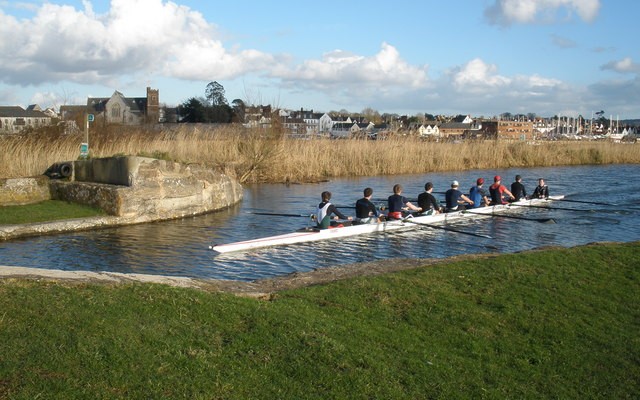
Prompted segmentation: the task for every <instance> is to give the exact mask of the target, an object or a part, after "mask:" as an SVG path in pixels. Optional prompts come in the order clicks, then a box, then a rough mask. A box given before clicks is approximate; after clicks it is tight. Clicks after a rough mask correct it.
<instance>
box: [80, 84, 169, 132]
mask: <svg viewBox="0 0 640 400" xmlns="http://www.w3.org/2000/svg"><path fill="white" fill-rule="evenodd" d="M159 101H160V100H159V90H157V89H151V88H150V87H147V96H146V97H125V96H124V95H123V94H122V93H120V92H119V91H117V90H116V91H115V92H113V94H112V95H111V97H89V98H88V99H87V107H86V111H87V113H88V114H93V115H94V121H95V122H94V123H95V124H102V125H145V124H156V123H158V122H159V121H160V103H159Z"/></svg>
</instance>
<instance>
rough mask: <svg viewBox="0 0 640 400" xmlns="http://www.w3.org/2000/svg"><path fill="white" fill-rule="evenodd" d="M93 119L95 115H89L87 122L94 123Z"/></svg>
mask: <svg viewBox="0 0 640 400" xmlns="http://www.w3.org/2000/svg"><path fill="white" fill-rule="evenodd" d="M93 118H94V117H93V114H89V115H87V121H89V122H93Z"/></svg>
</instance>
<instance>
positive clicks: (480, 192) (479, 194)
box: [469, 178, 489, 208]
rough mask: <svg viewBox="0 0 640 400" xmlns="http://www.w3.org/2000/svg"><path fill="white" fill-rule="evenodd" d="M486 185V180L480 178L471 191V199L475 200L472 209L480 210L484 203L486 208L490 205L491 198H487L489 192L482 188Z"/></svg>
mask: <svg viewBox="0 0 640 400" xmlns="http://www.w3.org/2000/svg"><path fill="white" fill-rule="evenodd" d="M482 185H484V179H483V178H478V180H477V181H476V185H475V186H473V187H471V189H469V198H470V199H471V200H473V206H472V208H478V207H480V206H482V204H483V203H484V205H485V206H488V205H489V198H488V197H487V191H486V190H484V189H483V188H482Z"/></svg>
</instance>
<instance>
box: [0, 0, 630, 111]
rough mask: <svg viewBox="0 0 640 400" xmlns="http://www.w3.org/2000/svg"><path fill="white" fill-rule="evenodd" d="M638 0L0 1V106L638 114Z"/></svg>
mask: <svg viewBox="0 0 640 400" xmlns="http://www.w3.org/2000/svg"><path fill="white" fill-rule="evenodd" d="M639 17H640V2H637V1H623V0H609V1H604V0H459V1H420V2H417V1H404V0H396V1H393V2H389V1H359V0H355V1H350V2H343V1H333V0H329V1H322V2H305V1H289V0H281V1H278V2H267V1H264V0H262V1H253V0H245V1H243V2H230V1H224V2H222V1H177V2H167V1H161V0H112V1H87V0H85V1H71V0H68V1H51V2H43V1H4V0H0V105H22V106H26V105H28V104H34V103H37V104H40V106H43V107H47V106H54V107H59V106H60V105H64V104H85V103H86V98H87V97H108V96H110V95H111V94H112V93H113V91H114V90H118V91H120V92H122V93H123V94H124V95H125V96H131V97H140V96H144V95H145V88H146V87H147V86H151V87H152V88H157V89H159V90H160V101H161V102H162V103H165V104H167V105H169V106H174V105H177V104H180V103H182V102H184V101H185V100H187V99H188V98H190V97H200V96H204V90H205V87H206V85H207V84H208V83H209V82H211V81H217V82H219V83H220V84H222V85H223V86H224V88H225V90H226V97H227V99H228V100H229V102H231V101H232V100H234V99H241V100H243V101H245V102H246V103H249V104H271V105H273V106H275V107H282V108H292V109H299V108H305V109H314V110H316V111H332V110H342V109H345V110H348V111H351V112H360V111H362V110H363V109H365V108H373V109H375V110H378V111H379V112H381V113H385V112H388V113H398V114H407V115H416V114H418V113H425V112H426V113H431V114H441V113H442V114H471V115H473V116H485V117H490V116H494V115H498V114H501V113H504V112H510V113H514V114H515V113H536V114H537V115H540V116H553V115H558V114H559V115H566V116H577V115H578V114H581V115H583V116H585V117H590V116H591V113H592V112H594V111H600V110H604V111H605V114H606V115H607V116H609V115H613V117H614V118H616V116H619V117H620V118H621V119H624V118H640V77H639V76H640V54H639V53H640V50H639V49H640V46H638V45H637V43H634V42H636V38H637V37H638V30H639V26H640V25H639Z"/></svg>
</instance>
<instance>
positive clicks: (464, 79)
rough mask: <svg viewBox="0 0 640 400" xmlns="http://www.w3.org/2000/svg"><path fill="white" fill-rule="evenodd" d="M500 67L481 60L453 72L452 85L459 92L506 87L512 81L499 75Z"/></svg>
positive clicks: (474, 60)
mask: <svg viewBox="0 0 640 400" xmlns="http://www.w3.org/2000/svg"><path fill="white" fill-rule="evenodd" d="M497 71H498V67H497V66H495V65H492V64H486V63H485V62H484V61H482V60H481V59H479V58H476V59H473V60H471V61H469V62H468V63H467V64H465V65H463V66H462V67H457V68H454V69H452V70H451V72H450V73H451V83H452V85H453V87H454V88H455V89H456V90H458V91H467V92H481V91H485V90H487V89H497V88H501V87H505V86H507V85H509V84H510V83H511V79H509V78H507V77H504V76H501V75H498V74H497Z"/></svg>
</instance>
